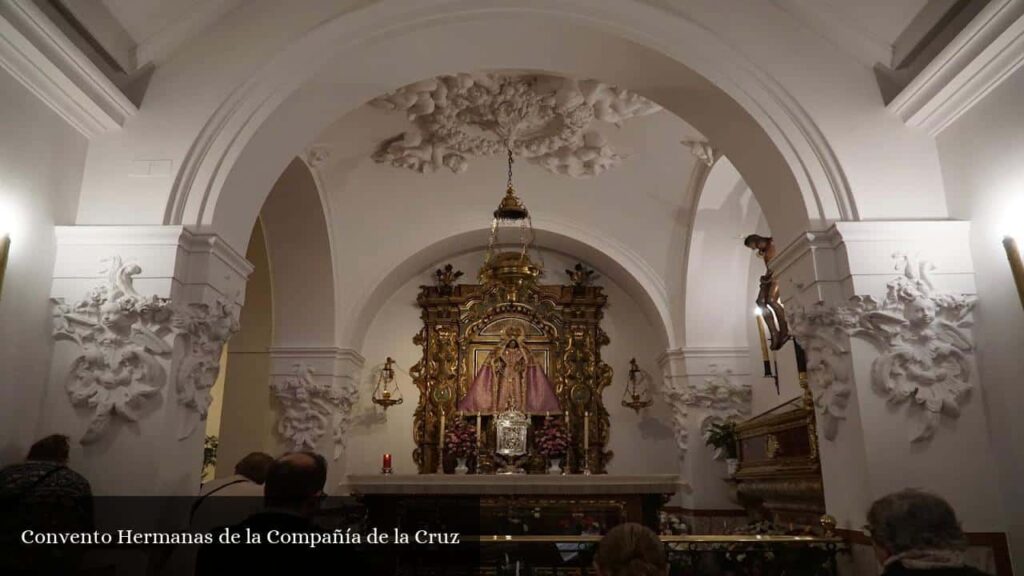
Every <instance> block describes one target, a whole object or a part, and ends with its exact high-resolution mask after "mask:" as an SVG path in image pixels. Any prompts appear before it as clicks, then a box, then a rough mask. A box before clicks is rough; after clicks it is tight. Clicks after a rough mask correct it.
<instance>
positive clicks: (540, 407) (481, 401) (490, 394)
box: [458, 363, 562, 414]
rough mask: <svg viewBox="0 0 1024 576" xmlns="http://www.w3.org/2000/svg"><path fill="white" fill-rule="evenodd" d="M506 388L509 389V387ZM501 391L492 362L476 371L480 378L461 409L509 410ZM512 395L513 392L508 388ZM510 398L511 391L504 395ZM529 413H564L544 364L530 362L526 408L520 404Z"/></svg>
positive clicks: (467, 410)
mask: <svg viewBox="0 0 1024 576" xmlns="http://www.w3.org/2000/svg"><path fill="white" fill-rule="evenodd" d="M506 388H509V387H508V386H506ZM497 393H498V382H496V381H495V378H494V368H493V367H492V366H491V364H490V363H487V364H484V366H483V367H481V368H480V371H479V372H477V373H476V378H474V379H473V383H472V384H471V385H470V386H469V391H468V392H467V393H466V396H465V397H463V398H462V400H460V401H459V408H458V409H459V410H460V411H462V412H470V413H472V412H484V413H492V412H500V411H502V410H504V409H505V405H504V404H502V403H501V401H502V400H504V399H503V398H502V399H499V398H495V395H496V394H497ZM508 393H509V394H510V393H511V391H508ZM503 395H504V396H505V397H506V398H507V397H508V394H503ZM519 408H520V409H521V410H523V412H526V413H528V414H539V413H544V412H554V413H558V412H561V410H562V409H561V407H560V406H559V404H558V398H557V397H556V396H555V390H554V388H553V387H552V386H551V382H549V381H548V377H547V376H545V375H544V370H542V369H541V367H540V366H537V365H530V366H527V367H526V407H525V409H523V407H521V406H520V407H519Z"/></svg>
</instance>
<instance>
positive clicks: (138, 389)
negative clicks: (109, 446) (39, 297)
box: [53, 256, 173, 444]
mask: <svg viewBox="0 0 1024 576" xmlns="http://www.w3.org/2000/svg"><path fill="white" fill-rule="evenodd" d="M105 262H107V263H108V265H107V267H106V268H105V269H104V270H102V272H103V273H104V274H106V281H105V282H104V283H103V284H101V285H99V286H97V287H96V288H94V289H92V290H90V291H89V292H88V293H86V295H85V297H84V298H83V299H81V300H79V301H77V302H75V303H73V304H67V303H65V301H64V299H63V298H58V299H54V300H53V304H54V306H55V309H54V314H53V321H54V332H53V335H54V338H55V339H56V340H66V341H70V342H73V343H74V344H75V345H76V346H77V347H78V350H79V355H78V356H77V357H76V358H75V359H74V360H73V361H72V363H71V368H70V369H69V371H68V375H67V379H66V382H65V388H66V390H67V393H68V399H69V400H70V401H71V404H72V405H74V406H75V407H78V408H84V409H87V410H90V411H91V413H92V414H91V417H90V420H89V426H88V428H87V429H86V432H85V434H84V435H83V436H82V438H81V440H80V441H81V443H82V444H89V443H92V442H95V441H96V440H98V439H99V438H100V437H101V436H102V435H103V434H104V433H105V432H106V431H107V430H108V429H109V425H110V423H111V421H112V420H113V419H114V418H117V417H119V418H122V419H124V420H127V421H130V422H134V421H137V420H138V419H139V417H140V413H141V412H142V410H143V407H144V404H145V403H146V402H147V400H148V399H150V398H152V397H154V396H156V395H158V393H159V392H160V390H161V389H162V388H163V387H164V383H165V382H166V380H167V376H166V375H167V368H166V363H167V362H168V361H169V360H170V357H171V352H172V350H173V345H172V342H173V330H172V324H173V319H172V315H173V312H172V308H171V305H170V302H169V301H168V300H167V299H165V298H157V297H156V296H153V297H150V298H145V297H143V296H142V295H141V294H139V293H138V292H136V290H135V287H134V285H133V279H134V277H135V276H137V275H139V274H140V273H142V268H140V267H139V266H138V265H137V264H125V263H124V262H123V261H122V260H121V258H120V257H119V256H114V257H112V258H110V259H109V260H106V261H105Z"/></svg>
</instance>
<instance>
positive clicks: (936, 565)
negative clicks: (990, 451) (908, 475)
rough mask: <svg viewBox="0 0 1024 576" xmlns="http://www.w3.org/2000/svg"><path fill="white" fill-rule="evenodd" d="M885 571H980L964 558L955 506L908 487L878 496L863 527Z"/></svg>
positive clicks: (894, 575) (961, 575) (957, 575)
mask: <svg viewBox="0 0 1024 576" xmlns="http://www.w3.org/2000/svg"><path fill="white" fill-rule="evenodd" d="M865 530H866V531H867V532H868V535H869V536H870V537H871V541H872V543H873V544H874V548H875V555H876V556H877V557H878V561H879V562H880V563H881V564H882V567H883V571H882V575H883V576H904V575H920V576H984V574H985V573H984V572H981V571H980V570H978V569H976V568H972V567H970V566H968V565H967V564H966V563H965V562H964V553H963V551H964V549H965V548H966V545H967V542H966V540H965V538H964V533H963V531H962V530H961V529H960V522H959V521H958V520H957V518H956V513H955V512H954V511H953V507H952V506H950V505H949V503H948V502H946V501H945V500H943V499H942V498H940V497H938V496H936V495H934V494H930V493H928V492H924V491H921V490H914V489H906V490H901V491H899V492H895V493H893V494H889V495H888V496H883V497H882V498H879V499H878V500H876V501H875V502H874V503H873V504H872V505H871V508H870V510H869V511H868V525H867V526H866V527H865Z"/></svg>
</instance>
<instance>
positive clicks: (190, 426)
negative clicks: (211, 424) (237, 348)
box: [174, 299, 238, 440]
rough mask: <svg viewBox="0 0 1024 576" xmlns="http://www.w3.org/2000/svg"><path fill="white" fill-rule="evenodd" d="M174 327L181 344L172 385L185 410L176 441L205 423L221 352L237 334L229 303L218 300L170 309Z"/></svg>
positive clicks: (233, 315)
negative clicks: (179, 357) (180, 354)
mask: <svg viewBox="0 0 1024 576" xmlns="http://www.w3.org/2000/svg"><path fill="white" fill-rule="evenodd" d="M174 311H175V314H174V328H175V330H176V331H177V333H178V337H179V339H180V340H181V342H182V345H183V354H182V357H181V360H180V362H179V364H178V366H177V375H176V376H175V379H174V381H175V386H176V389H177V393H178V404H179V405H181V406H182V407H183V408H184V409H185V415H184V419H183V421H182V425H181V426H180V428H179V432H178V439H179V440H184V439H185V438H188V437H189V436H191V435H192V433H193V432H194V431H195V429H196V426H197V425H198V424H199V422H204V421H206V416H207V414H208V413H209V410H210V403H211V402H213V397H212V396H211V395H210V390H211V389H212V388H213V385H214V384H215V383H216V382H217V376H218V375H219V374H220V359H221V352H222V351H223V350H224V345H225V344H226V343H227V341H228V339H230V338H231V336H233V335H234V334H235V332H238V320H237V318H236V310H235V306H234V305H233V304H229V303H227V302H224V301H223V300H220V299H218V300H217V301H216V302H214V303H212V304H206V303H191V304H187V305H183V306H175V308H174Z"/></svg>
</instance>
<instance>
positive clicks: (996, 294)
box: [938, 69, 1024, 569]
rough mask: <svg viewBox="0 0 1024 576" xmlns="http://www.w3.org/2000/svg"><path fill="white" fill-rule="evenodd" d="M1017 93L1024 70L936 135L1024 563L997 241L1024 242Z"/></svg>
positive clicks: (1022, 115) (1013, 339)
mask: <svg viewBox="0 0 1024 576" xmlns="http://www.w3.org/2000/svg"><path fill="white" fill-rule="evenodd" d="M1022 95H1024V69H1018V70H1017V71H1016V72H1015V73H1014V74H1013V75H1012V76H1010V77H1009V78H1007V79H1006V80H1005V81H1004V82H1003V83H1002V84H1001V85H1000V86H998V87H997V88H996V89H995V90H994V91H993V92H991V93H990V94H988V95H987V96H986V97H985V99H984V100H982V101H981V102H980V103H978V104H976V105H975V106H974V108H972V109H971V110H970V111H968V112H967V113H966V114H965V115H963V116H962V117H960V119H958V120H957V121H956V123H954V124H953V125H952V126H950V127H949V128H947V129H946V130H945V131H944V132H942V134H941V135H940V136H939V139H938V144H939V152H940V155H941V158H942V167H943V176H944V177H945V180H946V195H947V201H948V203H949V207H950V214H951V216H953V217H954V218H961V219H969V220H971V255H972V257H973V260H974V269H975V277H976V281H977V292H978V305H977V308H976V310H975V321H976V325H975V329H974V335H975V338H976V344H977V347H978V352H977V359H978V370H979V372H980V373H981V382H982V384H983V387H984V388H983V390H981V392H982V396H983V399H984V403H985V405H986V407H987V411H988V418H989V437H990V438H991V442H992V443H993V446H994V447H995V452H996V454H997V456H998V470H996V471H993V472H994V473H997V474H998V476H999V480H1000V485H1001V487H1002V490H1003V492H1004V495H1003V501H1004V502H1005V504H1006V506H1008V509H1007V511H1006V517H1007V519H1008V521H1009V523H1010V536H1011V539H1012V542H1011V547H1012V551H1013V553H1014V556H1015V560H1016V564H1017V567H1018V569H1019V568H1020V567H1021V566H1022V565H1024V483H1022V479H1024V422H1022V421H1021V419H1020V413H1021V410H1022V409H1024V386H1022V384H1024V381H1022V376H1021V375H1022V374H1024V354H1022V352H1024V310H1022V308H1021V303H1020V301H1019V299H1018V297H1017V293H1016V291H1015V288H1014V284H1013V279H1012V278H1011V276H1010V268H1009V265H1008V263H1007V260H1006V254H1005V252H1004V251H1003V247H1002V245H1001V243H1000V241H1001V239H1002V235H1003V234H1005V233H1006V232H1009V231H1011V230H1012V231H1015V236H1016V238H1017V240H1018V243H1021V244H1024V98H1022Z"/></svg>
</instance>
